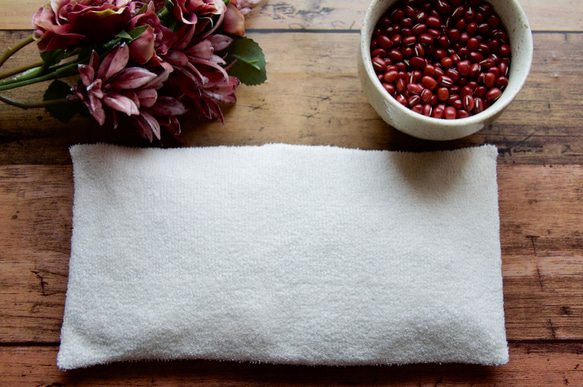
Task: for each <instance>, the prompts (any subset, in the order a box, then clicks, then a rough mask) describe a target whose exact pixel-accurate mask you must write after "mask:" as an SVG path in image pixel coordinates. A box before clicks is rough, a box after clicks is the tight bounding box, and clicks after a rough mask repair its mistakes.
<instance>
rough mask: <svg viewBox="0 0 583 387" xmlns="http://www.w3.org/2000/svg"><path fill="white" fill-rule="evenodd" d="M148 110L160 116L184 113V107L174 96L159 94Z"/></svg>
mask: <svg viewBox="0 0 583 387" xmlns="http://www.w3.org/2000/svg"><path fill="white" fill-rule="evenodd" d="M149 111H151V112H152V113H153V114H156V115H160V116H179V115H181V114H184V113H186V111H187V109H186V107H185V106H184V105H183V104H182V102H180V101H179V100H177V99H176V98H172V97H168V96H159V97H158V100H157V101H156V103H155V104H154V106H152V107H151V108H150V109H149Z"/></svg>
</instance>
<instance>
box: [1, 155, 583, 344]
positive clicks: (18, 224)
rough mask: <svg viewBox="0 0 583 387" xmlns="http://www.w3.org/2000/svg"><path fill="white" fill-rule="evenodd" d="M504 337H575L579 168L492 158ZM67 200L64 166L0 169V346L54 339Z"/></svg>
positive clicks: (582, 315)
mask: <svg viewBox="0 0 583 387" xmlns="http://www.w3.org/2000/svg"><path fill="white" fill-rule="evenodd" d="M498 173H499V192H500V194H499V196H500V218H501V245H502V256H503V275H504V293H505V310H506V327H507V334H508V337H509V339H511V340H554V339H561V340H562V339H569V340H583V324H581V321H583V288H582V287H581V284H582V283H583V255H582V254H581V252H582V251H583V224H582V223H581V222H580V220H581V219H583V166H555V167H551V166H524V165H521V166H512V165H500V166H499V168H498ZM72 200H73V187H72V171H71V167H70V166H36V165H21V166H2V167H0V343H23V342H26V343H30V342H40V343H57V342H58V341H59V333H60V327H61V319H62V313H63V307H64V302H65V291H66V282H67V281H66V280H67V272H68V256H69V252H70V236H71V216H72V213H71V207H72Z"/></svg>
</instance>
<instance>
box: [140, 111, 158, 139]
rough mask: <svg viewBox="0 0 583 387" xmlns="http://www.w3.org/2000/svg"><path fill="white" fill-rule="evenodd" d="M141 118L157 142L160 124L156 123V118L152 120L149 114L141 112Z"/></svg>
mask: <svg viewBox="0 0 583 387" xmlns="http://www.w3.org/2000/svg"><path fill="white" fill-rule="evenodd" d="M141 116H142V118H143V119H144V121H146V122H147V123H148V125H149V126H150V128H151V129H152V133H153V134H154V136H156V138H157V139H158V140H159V139H160V123H159V122H158V120H156V118H154V117H153V116H152V115H151V114H149V113H147V112H142V114H141ZM150 141H151V140H150Z"/></svg>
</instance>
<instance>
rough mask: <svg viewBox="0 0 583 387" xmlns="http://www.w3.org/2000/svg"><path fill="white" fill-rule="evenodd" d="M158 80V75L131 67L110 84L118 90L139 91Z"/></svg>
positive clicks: (140, 68)
mask: <svg viewBox="0 0 583 387" xmlns="http://www.w3.org/2000/svg"><path fill="white" fill-rule="evenodd" d="M154 78H156V74H154V73H153V72H151V71H148V70H146V69H145V68H142V67H130V68H127V69H124V70H123V71H122V72H121V73H120V74H119V75H118V76H116V77H115V79H113V81H112V82H110V86H111V87H112V88H116V89H127V90H130V89H137V88H139V87H141V86H144V85H145V84H146V83H148V82H150V81H151V80H152V79H154Z"/></svg>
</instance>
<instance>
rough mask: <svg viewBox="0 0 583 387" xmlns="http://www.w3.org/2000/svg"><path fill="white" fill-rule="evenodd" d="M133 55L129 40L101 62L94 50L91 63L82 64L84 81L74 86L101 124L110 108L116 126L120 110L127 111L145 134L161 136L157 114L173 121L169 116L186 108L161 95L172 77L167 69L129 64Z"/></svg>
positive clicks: (81, 74)
mask: <svg viewBox="0 0 583 387" xmlns="http://www.w3.org/2000/svg"><path fill="white" fill-rule="evenodd" d="M129 57H130V50H129V47H128V46H127V45H125V44H122V45H119V46H117V47H116V48H115V49H114V50H113V51H112V52H110V53H109V54H107V55H106V56H105V57H104V58H103V60H102V61H101V62H100V60H99V56H98V55H97V53H96V52H93V53H92V54H91V59H90V61H89V64H87V65H79V75H80V79H81V83H79V84H77V85H75V86H74V87H73V92H74V93H75V95H76V96H77V97H78V98H80V99H81V100H82V101H83V103H85V105H86V106H87V108H88V109H89V112H90V113H91V115H92V116H93V117H94V118H95V120H96V121H97V122H98V123H99V125H103V124H104V123H105V119H106V111H109V112H110V113H111V115H112V116H113V119H114V127H117V114H116V112H118V113H125V114H126V115H127V116H129V117H131V118H132V119H133V121H134V123H135V124H136V126H137V127H138V132H139V133H140V134H141V135H142V136H143V137H145V138H148V139H150V140H152V139H153V135H154V136H156V137H157V138H160V123H159V122H158V121H157V118H156V116H160V117H163V118H164V119H163V122H166V121H169V120H170V121H173V120H172V119H171V118H169V117H173V116H175V115H180V114H184V113H185V112H186V108H185V107H184V105H182V103H181V102H179V101H178V100H176V99H174V98H171V97H161V96H159V95H158V90H159V89H160V88H162V86H163V85H164V83H165V81H166V80H167V79H168V72H167V71H163V72H162V73H161V74H156V73H153V72H151V71H149V70H147V69H145V68H143V67H126V66H127V64H128V61H129ZM178 129H179V128H178Z"/></svg>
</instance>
